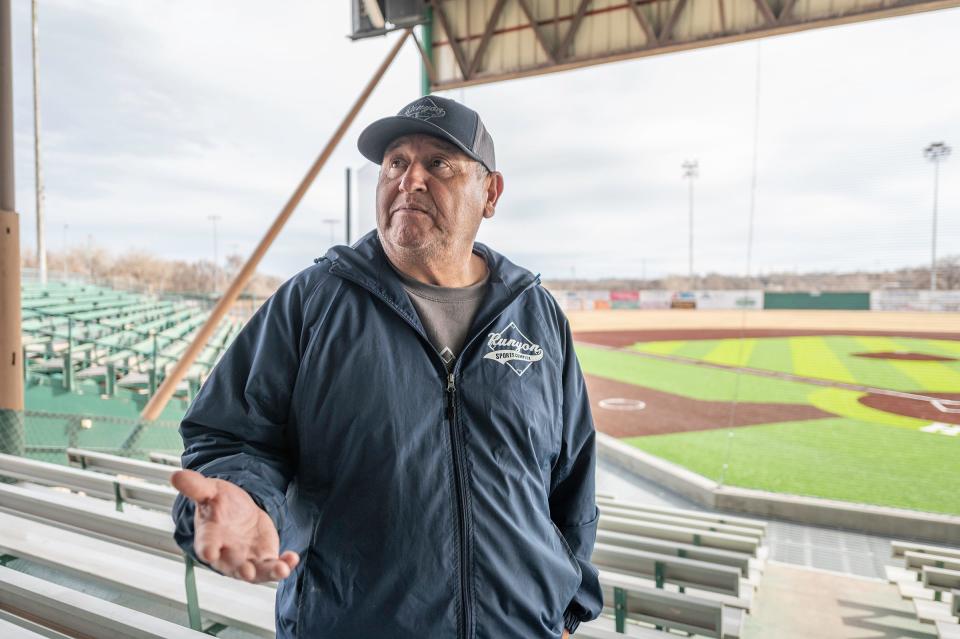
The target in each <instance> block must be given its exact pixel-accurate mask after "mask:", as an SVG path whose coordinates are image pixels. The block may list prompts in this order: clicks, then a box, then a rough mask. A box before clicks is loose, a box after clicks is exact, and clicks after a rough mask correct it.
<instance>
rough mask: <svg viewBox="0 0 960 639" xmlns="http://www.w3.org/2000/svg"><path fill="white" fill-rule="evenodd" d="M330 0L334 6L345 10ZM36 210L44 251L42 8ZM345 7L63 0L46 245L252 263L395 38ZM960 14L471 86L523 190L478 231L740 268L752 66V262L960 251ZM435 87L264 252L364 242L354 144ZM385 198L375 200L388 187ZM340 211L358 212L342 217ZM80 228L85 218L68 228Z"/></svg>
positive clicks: (26, 38) (388, 96)
mask: <svg viewBox="0 0 960 639" xmlns="http://www.w3.org/2000/svg"><path fill="white" fill-rule="evenodd" d="M325 11H332V13H325ZM13 19H14V24H13V27H14V84H15V87H14V88H15V113H14V116H15V118H14V119H15V129H16V170H17V174H16V177H17V208H18V210H19V213H20V214H21V240H22V246H23V248H24V249H25V250H26V249H31V250H32V249H34V248H35V246H36V227H35V214H34V196H33V189H34V171H33V114H32V86H31V82H32V75H31V59H30V3H29V2H28V1H27V0H18V1H16V2H14V3H13ZM349 28H350V16H349V2H347V0H338V1H330V2H318V1H317V0H303V1H297V2H292V1H290V2H283V3H275V2H273V3H268V2H262V1H260V2H253V1H244V2H238V1H236V0H231V1H227V0H222V1H216V2H215V1H205V2H196V1H189V2H188V1H185V0H164V1H163V2H160V1H159V0H138V1H137V2H129V1H121V0H111V1H107V0H99V1H98V0H42V2H41V15H40V32H41V56H40V65H41V71H40V75H41V80H40V85H41V86H40V99H41V123H42V136H43V138H42V144H43V148H42V156H43V164H44V171H45V182H46V194H47V199H46V214H47V223H46V228H47V237H48V240H47V241H48V246H49V247H50V248H51V249H54V250H58V249H60V248H61V247H62V246H63V245H64V242H65V241H66V243H67V244H68V245H71V246H76V245H80V244H85V243H86V242H87V241H88V238H90V237H92V239H93V242H94V243H96V244H99V245H101V246H105V247H107V248H109V249H110V250H112V251H115V252H121V251H125V250H128V249H131V248H132V249H141V250H146V251H150V252H152V253H154V254H157V255H161V256H167V257H176V258H183V259H198V258H211V257H212V253H213V232H212V223H211V221H210V220H209V219H208V216H210V215H214V214H215V215H220V216H221V217H222V219H221V221H220V222H219V231H220V232H219V235H220V256H221V259H222V256H223V255H224V254H225V253H232V252H240V253H243V254H249V253H250V252H251V251H252V250H253V248H254V246H255V244H256V243H257V241H258V240H259V238H260V237H261V236H262V234H263V232H264V231H265V230H266V228H267V227H268V226H269V224H270V222H271V221H272V220H273V218H274V217H275V216H276V214H277V212H278V211H279V209H280V208H281V207H282V206H283V204H284V203H285V202H286V200H287V198H288V197H289V195H290V193H291V192H292V190H293V189H294V188H295V187H296V185H297V184H298V182H299V180H300V179H301V177H302V176H303V174H304V172H305V171H306V170H307V168H308V167H309V166H310V164H311V163H312V162H313V160H314V158H315V157H316V155H317V154H318V153H319V151H320V150H321V149H322V147H323V145H324V144H325V143H326V141H327V139H328V138H329V136H330V135H331V133H332V132H333V130H334V129H335V128H336V126H337V125H338V124H339V123H340V121H341V119H342V118H343V116H344V115H345V114H346V112H347V110H348V109H349V107H350V105H351V104H352V103H353V101H354V100H355V99H356V97H357V95H358V94H359V92H360V90H361V89H362V87H363V85H364V84H365V83H366V81H367V80H368V79H369V77H370V75H371V74H372V73H373V71H374V69H375V68H376V67H377V65H378V64H379V63H380V61H381V60H382V59H383V57H384V55H385V54H386V52H387V50H388V49H389V47H390V46H391V45H392V43H393V41H394V38H396V37H398V34H393V35H391V36H389V37H387V38H376V39H369V40H363V41H358V42H351V41H350V40H349V39H347V38H346V34H347V33H348V31H349ZM958 33H960V9H951V10H944V11H937V12H933V13H923V14H918V15H913V16H906V17H901V18H893V19H887V20H881V21H872V22H867V23H862V24H857V25H848V26H843V27H833V28H829V29H819V30H815V31H808V32H804V33H800V34H793V35H789V36H781V37H777V38H772V39H766V40H763V41H751V42H745V43H738V44H733V45H725V46H720V47H711V48H706V49H699V50H696V51H689V52H683V53H675V54H670V55H663V56H656V57H650V58H643V59H638V60H631V61H626V62H619V63H616V64H608V65H603V66H597V67H590V68H586V69H580V70H576V71H569V72H564V73H561V74H554V75H549V76H541V77H537V78H530V79H520V80H512V81H509V82H504V83H499V84H493V85H486V86H481V87H475V88H469V89H464V90H453V91H450V92H447V93H446V94H444V95H446V96H447V97H452V98H454V99H457V100H462V101H463V102H465V103H466V104H467V105H469V106H470V107H472V108H474V109H476V110H477V111H478V112H479V113H480V114H481V116H482V118H483V120H484V122H485V124H486V126H487V128H488V130H489V131H490V132H491V134H492V136H493V139H494V142H495V145H496V151H497V162H498V165H499V168H500V169H501V170H502V171H503V173H504V176H505V191H504V195H503V197H502V199H501V203H500V205H499V206H498V208H497V214H496V216H495V217H494V218H493V219H491V220H486V221H485V222H484V223H483V225H482V226H481V231H480V236H479V238H478V239H479V240H480V241H483V242H486V243H488V244H490V245H491V246H492V247H493V248H495V249H497V250H500V251H501V252H503V253H505V254H506V255H508V256H509V257H511V258H512V259H513V260H514V261H516V262H518V263H520V264H522V265H524V266H527V267H528V268H530V269H531V270H533V271H536V272H540V273H542V274H543V275H544V276H545V277H558V276H559V277H566V276H570V275H571V273H573V272H575V273H576V275H577V276H578V277H600V276H640V275H643V274H646V275H647V276H658V275H663V274H666V273H685V272H686V269H687V241H688V228H687V188H686V184H685V182H684V180H683V179H682V177H681V174H682V171H681V168H680V165H681V163H682V162H683V160H684V159H687V158H690V159H692V158H696V159H697V160H698V161H699V164H700V177H699V179H698V180H697V181H696V183H695V217H696V220H695V250H694V262H695V269H696V270H697V271H698V272H706V271H721V272H726V273H743V272H744V271H745V269H746V267H747V258H746V247H747V228H748V219H749V208H750V206H749V205H750V193H751V177H752V170H751V167H752V159H753V127H754V102H755V79H756V72H757V62H758V56H759V59H760V101H759V103H760V112H759V146H758V150H759V152H758V162H759V164H758V166H759V169H758V172H757V200H756V213H755V215H756V218H755V219H756V225H755V245H754V255H753V265H752V270H753V272H758V271H759V272H767V271H771V270H778V269H789V270H793V269H798V270H801V271H803V270H814V269H817V270H820V269H823V270H829V269H855V268H866V269H871V270H874V269H881V268H888V267H896V266H901V265H922V264H927V263H929V259H930V243H931V218H932V206H933V167H932V165H931V164H930V163H929V162H927V161H925V160H924V158H923V155H922V150H923V147H924V146H925V145H927V144H928V143H930V142H932V141H940V140H943V141H946V142H947V143H948V144H951V145H952V146H953V147H954V149H955V152H954V155H953V157H952V158H950V160H948V161H947V162H946V163H945V164H944V165H943V166H942V170H941V181H940V187H941V188H940V233H939V238H938V253H939V254H940V255H946V254H950V253H953V254H957V253H960V74H958V72H957V63H956V61H957V60H960V38H958V37H957V34H958ZM419 89H420V61H419V56H418V54H417V52H416V49H415V48H414V46H413V44H412V43H408V44H407V46H405V47H404V49H403V51H402V52H401V54H400V56H399V57H398V58H397V60H396V61H395V63H394V65H393V66H392V67H391V69H390V70H389V71H388V73H387V76H386V77H385V78H384V80H383V82H382V83H381V84H380V86H379V87H378V88H377V90H376V91H375V93H374V94H373V96H372V97H371V99H370V101H369V102H368V103H367V105H366V106H365V107H364V109H363V110H362V111H361V112H360V115H359V117H358V119H357V120H356V122H355V124H354V126H353V127H351V129H350V130H349V131H348V133H347V135H346V137H345V138H344V140H343V142H341V144H340V146H339V147H338V149H337V150H336V152H335V153H334V155H333V156H332V158H331V160H330V161H329V162H328V164H327V166H326V168H325V169H324V171H323V172H322V173H321V175H320V177H319V178H318V179H317V181H316V183H315V184H314V186H313V188H312V189H311V191H310V193H309V194H308V195H307V197H306V198H305V200H304V202H303V203H302V205H301V206H300V208H299V209H298V210H297V211H296V213H294V216H293V217H292V219H291V220H290V222H289V223H288V224H287V226H286V228H285V229H284V231H283V232H282V233H281V235H280V236H279V238H278V240H277V241H276V242H275V243H274V245H273V247H272V248H271V249H270V251H269V252H268V254H267V256H266V257H265V258H264V261H263V263H262V264H261V267H260V270H261V271H264V272H268V273H272V274H275V275H279V276H283V277H286V276H289V275H291V274H293V273H295V272H296V271H298V270H300V269H301V268H303V267H305V266H307V265H309V264H310V263H311V262H312V260H313V258H314V257H316V256H318V255H322V254H323V253H324V252H326V249H327V248H328V246H329V245H330V234H331V230H333V231H334V232H335V237H336V241H337V242H338V243H341V242H343V225H342V222H341V220H342V218H343V211H344V169H345V168H346V167H348V166H349V167H353V168H355V169H358V168H360V167H363V166H364V165H369V163H368V162H366V160H364V158H363V157H362V156H361V155H360V154H359V152H358V151H357V150H356V138H357V135H358V134H359V132H360V131H361V130H362V128H363V127H364V126H365V125H366V124H367V123H369V122H371V121H372V120H374V119H376V118H379V117H383V116H385V115H392V114H394V113H395V112H396V111H398V110H399V109H400V108H401V107H402V106H403V105H404V104H406V103H407V102H409V101H411V100H414V99H415V98H416V97H418V95H419ZM372 195H373V194H372V193H367V192H363V193H360V194H358V196H359V197H363V198H367V197H371V198H372ZM326 219H337V220H338V222H337V223H336V225H334V226H331V225H330V224H328V223H325V222H324V220H326ZM65 224H68V225H69V228H68V230H67V231H66V232H65V231H64V225H65Z"/></svg>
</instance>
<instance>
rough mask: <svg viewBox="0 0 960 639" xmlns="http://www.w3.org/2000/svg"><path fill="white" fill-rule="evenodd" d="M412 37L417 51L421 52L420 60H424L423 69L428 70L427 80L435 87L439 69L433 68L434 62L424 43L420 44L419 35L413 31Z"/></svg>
mask: <svg viewBox="0 0 960 639" xmlns="http://www.w3.org/2000/svg"><path fill="white" fill-rule="evenodd" d="M410 35H411V36H413V41H414V42H416V43H417V51H419V52H420V59H422V60H423V68H424V69H426V70H427V78H428V79H429V80H430V86H433V85H435V84H436V83H437V68H436V67H435V66H433V61H432V60H431V59H430V56H428V55H427V50H426V49H424V48H423V43H422V42H420V38H418V37H417V34H416V33H415V32H413V31H411V32H410Z"/></svg>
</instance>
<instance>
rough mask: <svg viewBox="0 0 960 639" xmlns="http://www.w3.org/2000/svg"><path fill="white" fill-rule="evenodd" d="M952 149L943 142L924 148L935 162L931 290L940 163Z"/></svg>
mask: <svg viewBox="0 0 960 639" xmlns="http://www.w3.org/2000/svg"><path fill="white" fill-rule="evenodd" d="M951 150H952V149H951V148H950V147H949V146H947V145H946V144H945V143H943V142H932V143H931V144H929V145H928V146H927V148H925V149H924V150H923V157H925V158H927V159H928V160H930V161H931V162H933V237H932V238H931V239H930V290H931V291H935V290H937V198H938V196H939V193H938V191H939V188H940V163H941V162H943V161H944V160H946V159H947V158H948V157H949V156H950V151H951Z"/></svg>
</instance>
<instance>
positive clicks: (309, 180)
mask: <svg viewBox="0 0 960 639" xmlns="http://www.w3.org/2000/svg"><path fill="white" fill-rule="evenodd" d="M410 31H411V29H404V30H403V33H402V34H401V36H400V38H399V39H398V40H397V42H396V43H395V44H394V45H393V48H392V49H390V52H389V53H388V54H387V57H386V58H385V59H384V61H383V62H382V63H381V64H380V67H379V68H378V69H377V71H376V72H375V73H374V74H373V77H372V78H370V81H369V82H368V83H367V86H366V87H364V89H363V92H362V93H361V94H360V97H359V98H357V100H356V102H354V104H353V106H352V107H351V109H350V112H349V113H347V116H346V117H345V118H344V119H343V122H341V123H340V126H339V127H337V130H336V131H334V133H333V136H332V137H331V138H330V141H329V142H327V145H326V146H325V147H324V148H323V151H321V153H320V155H319V156H318V157H317V159H316V161H314V163H313V166H311V167H310V170H309V171H307V174H306V175H305V176H304V177H303V179H302V180H301V181H300V185H299V186H297V188H296V190H295V191H294V192H293V195H291V196H290V199H289V200H288V201H287V203H286V204H285V205H284V207H283V209H281V210H280V213H279V214H278V215H277V217H276V219H275V220H274V221H273V224H271V225H270V228H269V229H268V230H267V233H266V235H264V236H263V239H261V240H260V243H259V244H258V245H257V248H256V249H255V250H254V252H253V255H251V256H250V258H249V259H248V260H247V263H246V264H244V265H243V268H241V269H240V272H239V273H237V275H236V277H235V278H234V280H233V282H232V283H231V284H230V286H229V288H227V290H226V292H225V293H224V294H223V297H221V298H220V300H219V301H218V302H217V305H216V306H215V307H214V309H213V312H212V313H211V314H210V317H209V318H207V321H206V323H205V324H204V325H203V327H202V328H201V329H200V330H199V331H198V332H197V335H196V337H194V338H193V342H191V343H190V346H188V347H187V350H186V351H184V353H183V355H182V356H181V357H180V360H179V361H177V363H176V365H175V366H174V367H173V370H171V371H170V374H169V375H168V376H167V377H166V378H165V379H164V380H163V383H162V384H161V385H160V388H158V389H157V392H156V393H155V394H154V395H153V396H152V397H151V398H150V401H149V402H147V405H146V406H144V408H143V411H142V412H141V413H140V419H141V420H142V421H153V420H155V419H156V418H157V417H158V416H159V415H160V413H161V412H162V411H163V408H164V406H166V405H167V402H168V401H170V398H171V397H172V396H173V391H174V389H175V388H176V387H177V384H178V383H179V382H180V380H181V379H183V378H184V376H185V375H186V374H187V371H189V370H190V366H191V365H192V364H193V362H194V361H195V360H196V359H197V356H199V355H200V352H201V351H202V350H203V348H204V346H206V344H207V341H209V339H210V338H211V337H212V336H213V333H214V331H215V330H216V328H217V325H218V324H219V323H220V320H221V319H222V318H223V316H224V315H225V314H226V313H227V311H228V310H230V307H231V306H232V305H233V303H234V301H236V299H237V296H239V295H240V293H241V292H242V291H243V288H244V286H246V285H247V282H249V281H250V278H251V277H252V276H253V274H254V273H255V272H256V269H257V265H258V264H259V263H260V260H261V259H262V258H263V256H264V254H265V253H266V252H267V249H268V248H270V245H271V244H273V241H274V239H276V237H277V235H278V234H279V233H280V230H281V229H282V228H283V226H284V225H285V224H286V223H287V219H289V217H290V215H291V214H292V213H293V211H294V210H295V209H296V208H297V205H298V204H300V200H302V199H303V196H304V195H305V194H306V192H307V189H308V188H310V185H311V184H313V181H314V179H316V177H317V174H318V173H320V169H322V168H323V166H324V165H325V164H326V163H327V160H328V159H329V158H330V156H331V155H332V154H333V151H334V149H335V148H336V147H337V144H338V143H339V142H340V139H341V138H342V137H343V136H344V134H345V133H346V132H347V129H348V128H350V125H351V124H353V120H354V119H355V118H356V117H357V113H359V112H360V109H361V108H362V107H363V105H364V104H365V103H366V101H367V98H369V97H370V94H371V93H373V90H374V89H375V88H376V86H377V84H379V82H380V79H381V78H382V77H383V74H384V73H385V72H386V71H387V68H389V66H390V64H391V63H392V62H393V60H394V58H396V57H397V53H399V52H400V48H401V47H402V46H403V43H404V42H406V40H407V36H409V35H410Z"/></svg>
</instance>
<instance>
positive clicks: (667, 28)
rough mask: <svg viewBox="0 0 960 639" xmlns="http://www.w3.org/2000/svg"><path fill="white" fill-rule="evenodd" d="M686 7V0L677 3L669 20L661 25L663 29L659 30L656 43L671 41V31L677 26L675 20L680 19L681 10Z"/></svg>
mask: <svg viewBox="0 0 960 639" xmlns="http://www.w3.org/2000/svg"><path fill="white" fill-rule="evenodd" d="M686 6H687V0H678V1H677V5H676V6H675V7H674V8H673V12H672V13H671V14H670V18H668V19H667V23H666V24H665V25H663V29H661V31H660V35H659V36H658V37H657V40H658V41H660V42H666V41H667V40H673V29H674V27H676V26H677V20H678V19H679V18H680V12H682V11H683V8H684V7H686Z"/></svg>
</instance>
